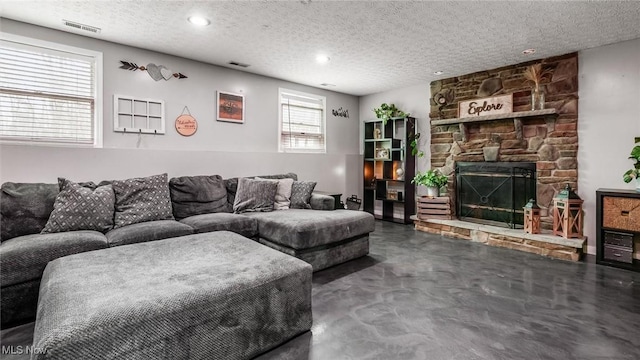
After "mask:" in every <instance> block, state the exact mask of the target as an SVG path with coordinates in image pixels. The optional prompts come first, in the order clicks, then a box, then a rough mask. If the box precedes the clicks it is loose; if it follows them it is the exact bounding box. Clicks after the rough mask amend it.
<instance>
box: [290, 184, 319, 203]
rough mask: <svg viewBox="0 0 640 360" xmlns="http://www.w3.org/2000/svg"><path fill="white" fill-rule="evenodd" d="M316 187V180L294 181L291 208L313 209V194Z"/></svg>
mask: <svg viewBox="0 0 640 360" xmlns="http://www.w3.org/2000/svg"><path fill="white" fill-rule="evenodd" d="M315 187H316V183H315V182H314V181H294V182H293V186H292V187H291V205H290V206H289V207H290V208H291V209H311V204H310V203H309V201H310V200H311V194H313V189H314V188H315Z"/></svg>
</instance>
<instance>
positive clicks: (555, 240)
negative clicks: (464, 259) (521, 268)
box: [413, 217, 586, 261]
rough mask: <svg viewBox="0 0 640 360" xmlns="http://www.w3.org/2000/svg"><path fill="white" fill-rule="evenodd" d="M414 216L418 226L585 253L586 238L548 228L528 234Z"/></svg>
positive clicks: (543, 251)
mask: <svg viewBox="0 0 640 360" xmlns="http://www.w3.org/2000/svg"><path fill="white" fill-rule="evenodd" d="M413 220H414V223H415V227H416V230H420V231H424V232H428V233H432V234H437V235H442V236H447V237H453V238H458V239H464V240H471V241H476V242H481V243H483V244H486V245H490V246H497V247H503V248H508V249H514V250H519V251H525V252H529V253H534V254H538V255H544V256H549V257H552V258H556V259H563V260H571V261H579V260H580V259H581V258H582V255H583V254H584V253H585V251H584V246H586V238H584V239H565V238H562V237H559V236H554V235H552V234H551V232H550V231H545V233H542V234H527V233H525V232H524V231H522V230H516V229H507V228H501V227H496V226H490V225H481V224H475V223H470V222H466V221H460V220H440V219H430V220H418V219H417V218H416V217H414V218H413Z"/></svg>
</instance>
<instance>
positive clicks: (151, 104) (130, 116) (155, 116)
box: [113, 95, 165, 134]
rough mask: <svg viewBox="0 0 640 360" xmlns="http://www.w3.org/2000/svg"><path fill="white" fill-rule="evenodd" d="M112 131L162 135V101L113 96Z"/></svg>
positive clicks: (163, 128) (163, 121)
mask: <svg viewBox="0 0 640 360" xmlns="http://www.w3.org/2000/svg"><path fill="white" fill-rule="evenodd" d="M113 131H115V132H123V133H132V134H133V133H136V134H164V131H165V118H164V100H153V99H137V98H134V97H131V96H125V95H113Z"/></svg>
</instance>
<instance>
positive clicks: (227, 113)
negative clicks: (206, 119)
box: [216, 91, 244, 124]
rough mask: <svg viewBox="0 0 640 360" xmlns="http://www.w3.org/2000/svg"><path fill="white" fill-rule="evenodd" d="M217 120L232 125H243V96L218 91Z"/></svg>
mask: <svg viewBox="0 0 640 360" xmlns="http://www.w3.org/2000/svg"><path fill="white" fill-rule="evenodd" d="M216 103H217V108H216V109H217V111H216V114H217V119H218V121H228V122H232V123H238V124H242V123H244V95H240V94H233V93H229V92H225V91H218V101H217V102H216Z"/></svg>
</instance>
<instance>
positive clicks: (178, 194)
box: [169, 175, 232, 220]
mask: <svg viewBox="0 0 640 360" xmlns="http://www.w3.org/2000/svg"><path fill="white" fill-rule="evenodd" d="M169 191H170V192H171V202H172V205H173V216H174V217H175V218H176V219H178V220H180V219H184V218H186V217H189V216H193V215H200V214H210V213H217V212H232V209H231V206H230V205H229V203H227V189H226V187H225V183H224V180H222V177H221V176H220V175H211V176H182V177H175V178H172V179H171V180H170V181H169Z"/></svg>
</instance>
